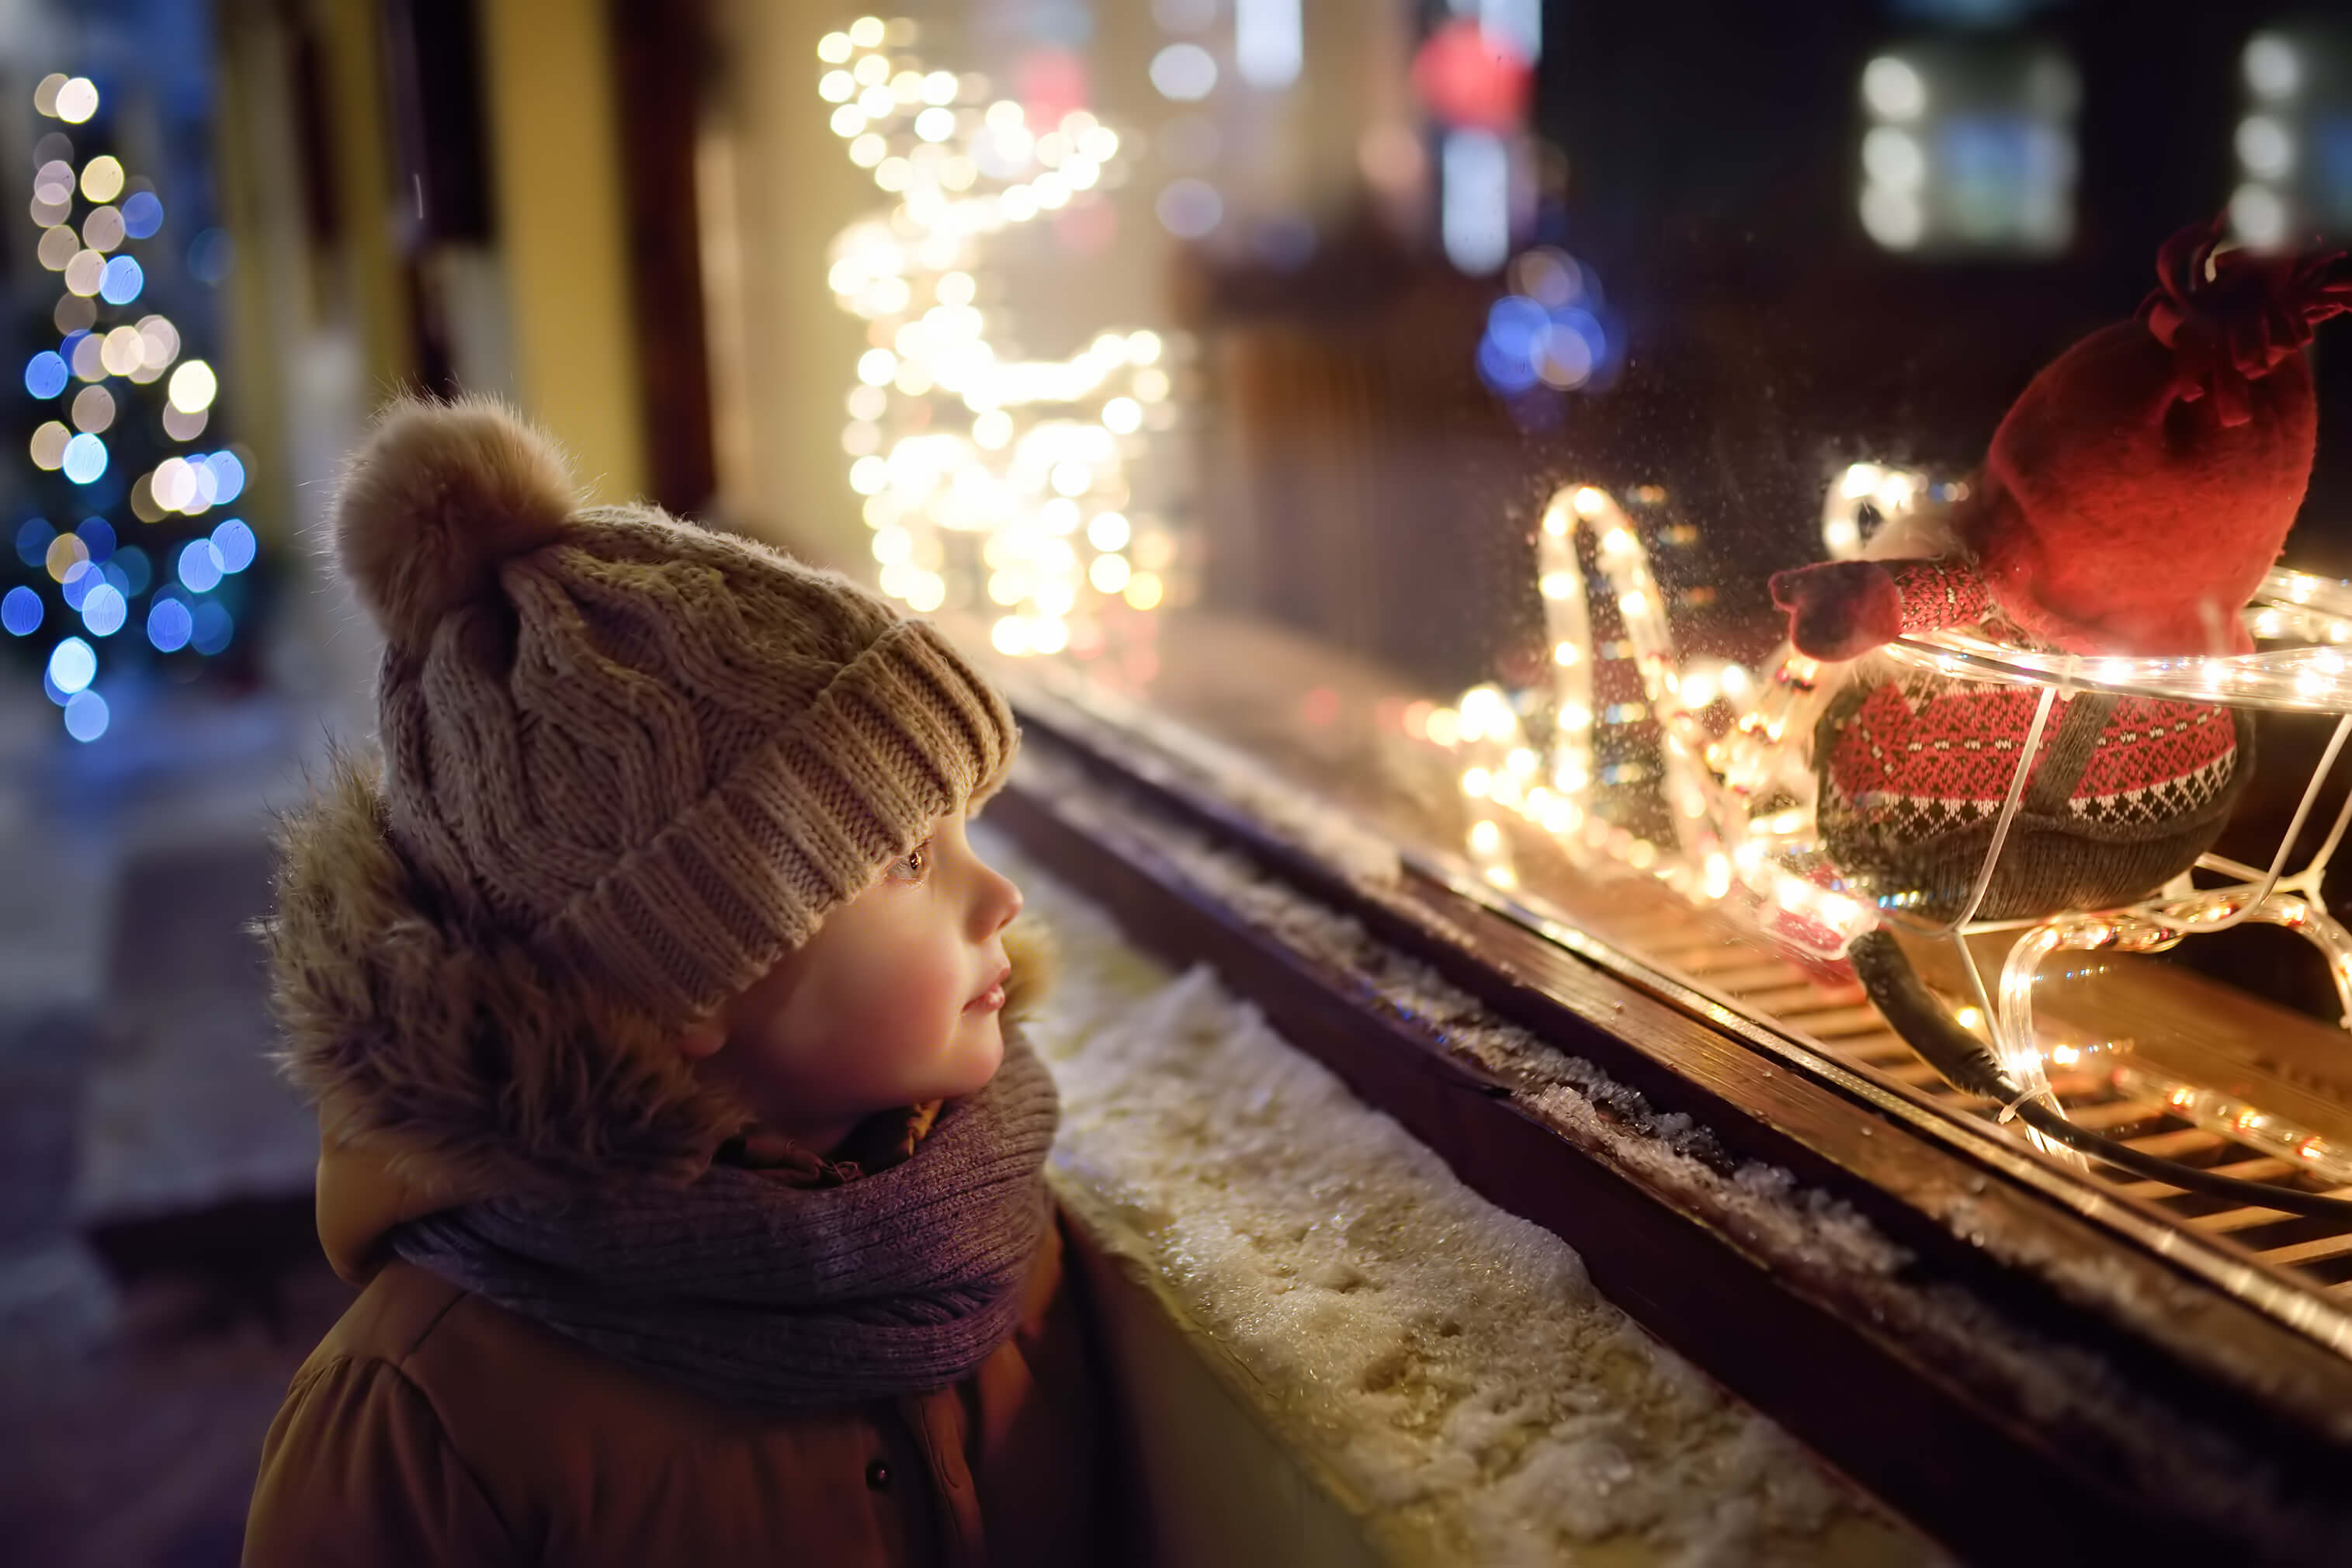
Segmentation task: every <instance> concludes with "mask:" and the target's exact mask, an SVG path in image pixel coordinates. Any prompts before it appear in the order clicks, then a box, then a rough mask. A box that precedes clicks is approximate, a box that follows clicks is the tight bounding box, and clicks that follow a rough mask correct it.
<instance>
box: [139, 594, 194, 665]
mask: <svg viewBox="0 0 2352 1568" xmlns="http://www.w3.org/2000/svg"><path fill="white" fill-rule="evenodd" d="M194 631H195V618H194V616H191V615H189V614H188V606H187V605H186V604H185V603H184V602H183V601H181V600H179V599H166V598H158V599H157V600H156V601H155V602H154V603H153V604H152V605H149V606H148V608H147V640H148V641H149V642H150V643H152V644H153V645H154V647H155V651H156V652H158V653H177V652H179V651H180V650H181V649H182V648H184V647H187V646H188V638H189V637H191V636H192V635H194Z"/></svg>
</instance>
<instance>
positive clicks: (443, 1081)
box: [261, 756, 1045, 1274]
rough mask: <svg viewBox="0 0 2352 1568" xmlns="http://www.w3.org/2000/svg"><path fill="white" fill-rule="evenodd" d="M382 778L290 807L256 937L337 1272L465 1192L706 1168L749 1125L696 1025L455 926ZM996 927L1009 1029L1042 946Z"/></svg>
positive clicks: (554, 1186)
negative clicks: (680, 1046)
mask: <svg viewBox="0 0 2352 1568" xmlns="http://www.w3.org/2000/svg"><path fill="white" fill-rule="evenodd" d="M375 776H376V773H375V769H374V768H373V766H372V765H371V764H369V763H363V762H362V761H360V760H358V759H356V758H352V757H348V756H344V757H338V758H337V759H335V761H334V763H332V765H331V775H330V777H329V778H328V780H327V782H326V784H325V787H323V788H322V789H321V790H320V791H319V793H318V795H317V796H316V798H314V800H313V801H312V802H311V803H310V805H309V806H308V807H306V808H305V809H303V810H301V811H299V813H297V814H295V815H294V816H291V817H289V820H288V821H287V823H286V825H285V827H284V831H283V835H282V839H281V846H280V848H281V856H280V862H279V868H278V888H277V895H278V896H277V913H276V914H275V915H274V916H273V917H272V918H271V919H270V920H269V921H267V922H265V923H264V925H263V926H262V928H261V934H262V937H263V939H264V941H265V943H266V945H267V947H268V958H269V966H270V972H271V973H270V978H271V993H272V1002H273V1004H274V1006H275V1010H276V1013H277V1016H278V1025H279V1027H280V1029H281V1031H282V1033H283V1042H282V1045H281V1048H280V1050H279V1053H278V1065H279V1068H280V1069H281V1070H282V1071H283V1072H284V1073H285V1075H286V1077H287V1079H289V1081H290V1082H291V1083H292V1084H293V1085H294V1086H295V1087H296V1089H299V1091H300V1092H301V1093H302V1094H303V1095H304V1097H305V1098H307V1099H308V1100H310V1101H311V1103H312V1104H313V1105H314V1106H315V1107H316V1108H317V1110H318V1114H319V1124H320V1138H321V1157H320V1186H319V1218H320V1237H321V1239H322V1240H323V1241H325V1242H326V1243H327V1245H328V1250H329V1253H330V1256H331V1257H332V1258H334V1260H335V1262H336V1264H337V1267H338V1268H342V1269H344V1270H345V1272H346V1273H347V1274H350V1273H352V1270H353V1268H356V1267H357V1264H358V1259H359V1257H360V1255H361V1254H362V1253H364V1252H365V1251H366V1250H367V1249H368V1248H370V1247H373V1244H374V1242H375V1240H376V1239H377V1238H378V1237H380V1235H381V1234H382V1232H383V1230H386V1229H389V1228H390V1227H391V1226H393V1225H396V1224H398V1223H400V1222H401V1221H402V1220H404V1219H409V1218H414V1217H415V1216H416V1215H421V1214H425V1213H430V1212H431V1211H432V1210H434V1209H436V1208H440V1207H445V1206H447V1205H452V1204H456V1203H460V1202H464V1201H466V1200H467V1199H470V1198H475V1197H482V1196H488V1195H492V1194H513V1193H526V1192H551V1191H564V1190H576V1189H578V1188H581V1187H593V1186H604V1185H610V1184H620V1183H626V1182H630V1181H635V1180H646V1179H651V1180H663V1181H675V1182H685V1181H690V1180H692V1179H693V1178H694V1177H695V1176H696V1175H697V1174H698V1173H700V1172H702V1171H703V1170H705V1169H707V1168H708V1167H709V1163H710V1161H711V1159H712V1157H713V1155H714V1154H715V1153H716V1152H718V1150H719V1147H720V1146H721V1145H722V1144H724V1143H726V1142H728V1141H729V1140H730V1139H732V1138H735V1137H737V1136H739V1135H740V1134H741V1133H742V1132H743V1131H745V1129H746V1126H747V1124H748V1123H749V1122H750V1121H751V1118H750V1115H749V1113H748V1112H747V1111H746V1110H745V1109H744V1107H743V1106H742V1104H741V1102H740V1101H739V1100H736V1099H735V1098H734V1097H732V1096H731V1095H730V1094H727V1093H726V1092H724V1091H723V1090H721V1089H717V1088H715V1087H713V1086H710V1085H708V1084H705V1083H703V1082H701V1081H700V1080H699V1079H697V1078H696V1077H695V1076H694V1075H693V1073H692V1071H691V1070H690V1069H689V1068H688V1065H687V1063H686V1061H685V1059H684V1058H682V1057H681V1056H680V1055H679V1054H678V1052H677V1050H676V1049H675V1048H674V1047H673V1046H672V1043H671V1042H672V1041H673V1040H674V1038H675V1037H676V1034H677V1030H678V1029H679V1028H681V1027H682V1026H684V1025H685V1023H687V1022H688V1020H680V1019H655V1018H650V1017H647V1016H644V1015H643V1014H642V1013H639V1012H636V1011H635V1010H634V1009H632V1008H630V1007H629V1006H627V1005H622V1004H619V1003H616V1002H614V1001H613V1000H611V999H608V998H604V997H601V996H596V995H593V994H587V993H586V988H584V987H583V986H581V985H579V984H575V983H568V982H567V981H566V980H565V979H564V977H563V976H562V974H561V973H559V972H558V971H556V970H555V969H553V968H551V966H550V965H549V964H548V963H546V962H545V961H544V960H543V959H541V957H540V956H539V955H538V954H536V953H535V952H532V951H530V949H529V948H527V947H526V946H524V945H523V944H522V943H520V942H517V941H516V940H515V939H513V938H512V937H510V936H508V935H506V934H504V933H501V932H498V931H483V930H478V929H467V927H466V926H465V924H464V923H463V921H461V920H460V919H459V918H458V917H457V916H455V915H453V914H451V913H449V912H448V911H446V910H444V909H442V908H441V907H440V903H439V900H436V898H435V897H434V896H433V894H432V891H431V889H429V888H428V887H426V886H425V884H424V883H422V882H421V881H420V880H419V879H417V878H416V877H415V875H414V873H413V872H412V871H411V870H410V869H409V868H408V867H407V865H406V864H405V862H404V859H403V858H402V856H401V855H400V853H399V851H398V850H397V849H396V848H395V847H394V845H393V843H392V841H391V839H390V837H388V836H387V834H386V832H385V828H384V824H383V807H382V803H381V801H380V799H379V797H378V795H377V791H376V785H375V782H374V781H375ZM1005 934H1006V938H1007V941H1006V943H1005V947H1006V956H1007V958H1008V959H1009V960H1010V962H1011V963H1012V965H1013V977H1012V979H1011V980H1010V981H1009V982H1008V983H1007V985H1006V1005H1005V1012H1004V1016H1005V1019H1006V1022H1007V1023H1008V1024H1010V1023H1013V1022H1015V1021H1016V1020H1017V1019H1018V1018H1019V1017H1020V1016H1022V1014H1023V1012H1024V1010H1025V1009H1026V1007H1028V1006H1029V1005H1034V1001H1035V999H1036V996H1037V994H1038V993H1039V991H1040V989H1041V987H1042V983H1043V981H1044V978H1045V973H1044V972H1045V962H1044V960H1045V952H1044V951H1043V946H1042V943H1041V942H1039V940H1038V938H1037V935H1036V933H1035V932H1034V931H1026V930H1024V929H1022V928H1018V927H1016V928H1015V929H1014V930H1013V931H1007V932H1006V933H1005ZM347 1263H348V1264H350V1265H352V1268H346V1265H347Z"/></svg>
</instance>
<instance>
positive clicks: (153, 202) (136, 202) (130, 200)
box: [122, 191, 163, 239]
mask: <svg viewBox="0 0 2352 1568" xmlns="http://www.w3.org/2000/svg"><path fill="white" fill-rule="evenodd" d="M162 227H163V202H162V201H160V200H159V199H157V197H156V195H155V193H154V192H152V191H133V192H132V193H131V195H129V196H127V197H125V198H124V200H123V203H122V232H123V233H125V234H127V235H129V236H130V237H131V238H133V239H149V238H152V237H153V236H154V233H155V231H156V230H157V229H159V228H162Z"/></svg>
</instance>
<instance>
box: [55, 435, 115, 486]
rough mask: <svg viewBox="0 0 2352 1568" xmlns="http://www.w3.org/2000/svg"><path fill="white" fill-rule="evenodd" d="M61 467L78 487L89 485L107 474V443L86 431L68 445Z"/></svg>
mask: <svg viewBox="0 0 2352 1568" xmlns="http://www.w3.org/2000/svg"><path fill="white" fill-rule="evenodd" d="M59 467H61V468H64V469H65V475H66V478H68V479H71V480H72V481H73V482H74V483H76V484H78V485H86V484H89V483H91V482H92V481H94V480H95V479H97V478H98V477H99V476H100V474H103V473H104V472H106V443H105V442H103V441H101V440H100V439H99V438H98V437H95V436H92V435H90V434H89V432H87V431H85V432H83V433H82V434H81V435H79V436H76V437H73V438H72V439H71V440H69V441H68V442H67V443H66V449H65V458H64V461H63V462H62V463H61V464H60V465H59Z"/></svg>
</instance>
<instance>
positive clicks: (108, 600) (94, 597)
mask: <svg viewBox="0 0 2352 1568" xmlns="http://www.w3.org/2000/svg"><path fill="white" fill-rule="evenodd" d="M130 613H131V605H129V603H128V602H127V601H125V600H124V598H123V597H122V590H121V589H120V588H117V587H116V586H115V585H114V584H111V583H105V582H101V583H100V584H98V585H97V586H96V587H94V588H92V589H91V590H90V591H89V594H88V595H87V596H85V597H84V598H83V600H82V602H81V624H82V625H83V626H87V627H89V632H90V635H91V636H92V637H112V636H113V635H114V634H115V633H117V632H119V631H121V629H122V623H123V621H124V619H125V618H126V617H127V616H129V615H130Z"/></svg>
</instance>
